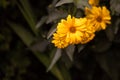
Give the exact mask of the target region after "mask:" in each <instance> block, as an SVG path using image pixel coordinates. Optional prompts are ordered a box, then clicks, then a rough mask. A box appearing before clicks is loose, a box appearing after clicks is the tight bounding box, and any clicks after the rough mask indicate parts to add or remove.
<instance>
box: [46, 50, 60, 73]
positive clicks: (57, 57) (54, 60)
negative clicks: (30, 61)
mask: <svg viewBox="0 0 120 80" xmlns="http://www.w3.org/2000/svg"><path fill="white" fill-rule="evenodd" d="M60 57H61V49H57V50H56V53H55V55H54V57H53V59H52V61H51V63H50V65H49V67H48V69H47V71H50V70H51V69H52V68H53V66H54V65H55V63H56V62H57V61H58V60H59V59H60Z"/></svg>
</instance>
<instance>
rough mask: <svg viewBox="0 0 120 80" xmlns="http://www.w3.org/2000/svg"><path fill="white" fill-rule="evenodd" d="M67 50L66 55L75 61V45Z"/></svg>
mask: <svg viewBox="0 0 120 80" xmlns="http://www.w3.org/2000/svg"><path fill="white" fill-rule="evenodd" d="M65 50H66V53H67V55H68V57H69V59H70V60H71V61H73V53H74V50H75V46H74V45H70V46H68V47H67V48H66V49H65Z"/></svg>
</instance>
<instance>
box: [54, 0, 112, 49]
mask: <svg viewBox="0 0 120 80" xmlns="http://www.w3.org/2000/svg"><path fill="white" fill-rule="evenodd" d="M98 3H99V1H98V0H89V4H91V6H92V8H85V15H86V16H85V17H84V18H75V17H72V16H71V15H68V17H67V19H66V20H65V19H62V20H61V22H60V23H58V25H57V30H56V32H55V33H54V34H53V40H52V43H54V45H55V46H56V47H57V48H65V47H67V46H68V45H71V44H85V43H87V42H89V41H91V40H92V39H93V38H94V36H95V32H96V31H100V30H104V29H105V28H106V26H107V24H110V20H111V17H110V12H109V10H108V9H107V8H106V7H105V6H103V7H97V5H98Z"/></svg>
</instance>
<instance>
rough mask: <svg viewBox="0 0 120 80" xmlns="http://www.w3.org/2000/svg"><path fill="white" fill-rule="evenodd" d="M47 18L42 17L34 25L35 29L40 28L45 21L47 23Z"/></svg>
mask: <svg viewBox="0 0 120 80" xmlns="http://www.w3.org/2000/svg"><path fill="white" fill-rule="evenodd" d="M47 18H48V17H47V16H43V17H42V18H41V20H40V21H38V23H37V24H36V28H37V29H38V28H40V27H41V26H42V25H43V24H44V23H45V22H46V21H47Z"/></svg>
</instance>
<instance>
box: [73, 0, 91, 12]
mask: <svg viewBox="0 0 120 80" xmlns="http://www.w3.org/2000/svg"><path fill="white" fill-rule="evenodd" d="M74 4H75V5H76V7H77V8H80V9H83V10H84V8H85V7H91V6H90V5H89V3H88V0H74Z"/></svg>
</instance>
